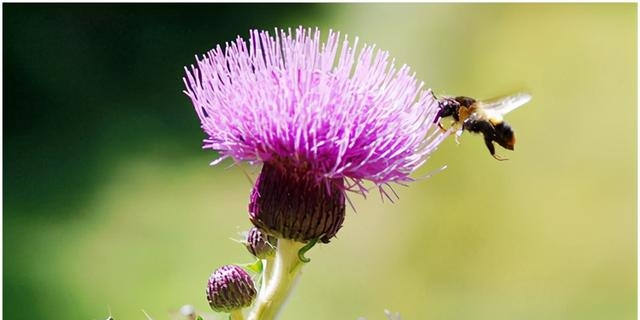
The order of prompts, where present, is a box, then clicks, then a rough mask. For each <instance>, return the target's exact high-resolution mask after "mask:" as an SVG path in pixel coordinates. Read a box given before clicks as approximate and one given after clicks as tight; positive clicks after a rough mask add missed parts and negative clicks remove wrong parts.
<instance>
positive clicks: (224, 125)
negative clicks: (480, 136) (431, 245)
mask: <svg viewBox="0 0 640 320" xmlns="http://www.w3.org/2000/svg"><path fill="white" fill-rule="evenodd" d="M340 44H341V45H340ZM357 44H358V39H357V38H356V39H355V41H354V44H353V45H351V44H350V43H349V41H348V39H347V37H346V36H345V37H344V38H341V37H340V33H335V32H332V31H329V35H328V37H327V39H326V42H325V43H322V42H321V39H320V32H319V31H318V30H317V29H316V30H315V31H312V30H311V29H303V28H302V27H300V28H298V29H297V30H296V31H295V33H292V32H291V30H289V31H288V32H285V31H284V30H277V29H276V31H275V34H274V35H273V36H272V35H270V34H269V33H268V32H265V31H262V32H260V31H257V30H252V31H251V32H250V38H249V40H248V43H247V41H245V40H243V39H242V38H240V37H238V38H237V39H236V40H235V41H234V42H232V43H227V44H226V46H225V48H224V49H223V48H222V47H220V46H217V47H216V48H215V49H213V50H211V51H209V52H208V53H207V54H206V55H205V56H203V57H202V58H201V59H198V62H197V66H192V67H191V69H190V70H189V69H187V73H186V77H185V79H184V80H185V84H186V91H185V93H186V94H187V95H188V96H189V98H190V99H191V101H192V103H193V105H194V107H195V110H196V112H197V114H198V116H199V118H200V121H201V123H202V128H203V129H204V131H205V132H206V134H207V135H208V138H207V139H205V140H204V148H209V149H213V150H216V151H218V152H219V154H220V158H219V159H217V160H216V161H214V162H213V163H214V164H215V163H218V162H220V161H222V160H223V159H225V158H228V157H231V158H233V160H234V161H236V162H240V161H248V162H250V163H266V162H276V163H280V162H283V161H285V162H286V165H287V166H291V167H297V168H301V169H304V170H305V172H306V173H307V174H308V175H311V176H312V177H313V178H314V179H315V180H316V181H318V182H321V181H324V180H326V179H343V178H344V179H346V184H345V189H349V190H353V191H357V192H360V193H363V194H364V193H366V191H367V188H366V187H365V186H364V185H363V182H364V181H365V180H368V181H371V182H373V183H374V184H375V185H378V186H382V185H384V184H387V183H389V182H398V183H403V182H407V181H410V180H411V178H410V177H409V175H410V174H411V173H412V172H413V171H414V170H416V169H417V168H418V167H419V166H420V165H422V164H423V163H424V161H425V159H426V157H427V156H428V155H429V154H430V153H431V152H432V151H433V150H434V149H435V147H436V146H437V145H438V144H439V142H440V141H441V140H442V139H443V138H444V136H443V135H439V134H437V132H436V129H435V128H434V127H435V126H434V125H432V124H431V122H432V121H430V120H432V119H433V118H434V117H435V114H436V113H437V103H436V101H435V100H434V98H433V96H432V94H431V93H430V91H428V90H424V89H423V84H422V83H420V82H419V81H418V80H416V79H415V77H414V74H413V73H411V71H410V70H409V67H407V66H406V65H403V66H401V67H400V68H397V67H396V66H395V63H394V60H390V58H389V53H388V52H386V51H382V50H376V48H375V46H371V45H365V46H364V47H363V48H362V49H360V50H359V51H358V50H357Z"/></svg>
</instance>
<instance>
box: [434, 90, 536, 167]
mask: <svg viewBox="0 0 640 320" xmlns="http://www.w3.org/2000/svg"><path fill="white" fill-rule="evenodd" d="M434 98H435V96H434ZM436 100H437V101H438V107H439V110H438V114H436V117H435V119H434V120H433V123H437V124H438V126H439V127H440V129H442V130H443V131H446V130H445V129H444V127H443V126H442V124H441V123H440V120H441V119H442V118H446V117H452V118H453V123H452V124H451V128H453V129H455V130H456V142H458V138H459V137H460V135H462V132H463V131H465V130H466V131H470V132H474V133H482V135H483V136H484V144H485V145H486V146H487V149H489V153H491V155H492V156H493V157H494V158H495V159H496V160H500V161H502V160H507V158H503V157H501V156H499V155H497V154H496V149H495V146H494V145H493V142H496V143H497V144H499V145H500V146H502V147H503V148H505V149H508V150H513V147H514V145H515V144H516V136H515V134H514V132H513V129H511V126H510V125H509V124H508V123H507V122H505V121H504V120H503V118H502V117H503V116H504V115H506V114H507V113H509V112H511V111H513V110H515V109H516V108H518V107H520V106H522V105H524V104H525V103H527V102H529V100H531V96H530V95H529V94H526V93H516V94H513V95H510V96H506V97H501V98H497V99H493V100H488V101H478V100H476V99H473V98H469V97H465V96H458V97H442V98H439V99H438V98H436Z"/></svg>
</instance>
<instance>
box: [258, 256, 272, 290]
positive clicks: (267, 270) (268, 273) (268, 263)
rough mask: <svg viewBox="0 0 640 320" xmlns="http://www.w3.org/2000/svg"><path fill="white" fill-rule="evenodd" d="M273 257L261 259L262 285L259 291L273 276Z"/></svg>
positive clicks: (265, 286)
mask: <svg viewBox="0 0 640 320" xmlns="http://www.w3.org/2000/svg"><path fill="white" fill-rule="evenodd" d="M273 261H274V258H273V257H269V258H266V259H263V260H262V285H261V286H260V291H263V290H265V288H267V286H268V285H269V282H270V281H271V278H272V277H273Z"/></svg>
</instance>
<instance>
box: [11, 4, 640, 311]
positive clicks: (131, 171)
mask: <svg viewBox="0 0 640 320" xmlns="http://www.w3.org/2000/svg"><path fill="white" fill-rule="evenodd" d="M636 12H637V11H636V4H306V5H293V4H286V5H262V4H210V5H193V4H191V5H170V4H163V5H139V4H136V5H123V4H96V5H70V4H65V5H60V4H55V5H54V4H46V5H43V4H40V5H30V4H4V5H3V27H4V32H3V38H4V42H3V47H4V51H3V56H4V63H3V65H4V73H3V80H4V86H3V91H4V100H3V102H4V108H3V117H4V121H3V125H4V132H3V133H4V135H3V137H4V138H3V144H4V149H3V153H4V157H3V166H4V170H3V183H4V194H3V196H4V198H3V200H4V207H3V209H4V217H3V240H4V246H3V249H4V253H3V257H4V268H3V280H4V281H3V290H4V291H3V302H4V310H3V311H4V316H5V318H6V319H49V318H57V319H103V318H106V316H107V315H108V312H109V311H108V310H109V308H110V309H111V312H112V313H113V316H114V317H115V318H116V319H118V320H120V319H144V315H143V314H142V312H141V310H142V309H144V310H146V311H147V312H148V313H149V314H150V315H151V316H153V317H154V319H170V318H171V317H172V314H173V313H175V311H176V310H177V309H178V308H179V307H180V306H181V305H183V304H186V303H192V304H194V305H195V306H196V307H197V308H198V309H200V310H205V311H206V310H208V306H207V303H206V300H205V296H204V286H205V283H206V280H207V277H208V276H209V274H210V272H211V271H212V270H213V269H214V268H216V267H218V266H220V265H222V264H227V263H243V262H249V261H250V257H249V255H248V253H246V252H245V249H244V248H242V247H241V246H240V245H238V244H237V243H235V242H233V241H232V240H230V239H231V238H239V236H238V232H241V231H243V230H246V229H248V228H249V222H248V220H247V218H246V207H247V198H248V192H249V189H250V187H251V184H250V183H249V182H248V181H247V179H246V177H245V176H244V173H243V172H242V171H241V170H240V169H239V168H231V169H228V168H227V167H226V166H225V165H221V166H218V167H213V168H211V167H209V166H208V163H209V161H211V160H213V159H214V157H215V154H214V153H212V152H210V151H203V150H201V149H200V146H201V140H202V139H203V138H204V135H203V134H202V132H201V131H200V128H199V122H198V120H197V117H196V115H195V112H193V110H192V106H191V105H190V102H189V101H188V99H187V97H186V96H185V95H183V94H182V92H181V91H182V90H183V83H182V79H181V77H182V75H183V69H182V68H183V66H185V65H189V64H191V63H193V62H194V55H195V54H202V53H204V52H206V51H207V50H208V49H210V48H212V47H214V46H215V45H216V44H218V43H224V42H225V41H229V40H232V39H234V38H235V37H236V36H237V35H241V36H243V37H246V36H247V34H248V29H250V28H259V29H268V30H272V29H273V28H274V27H276V26H278V27H296V26H298V25H305V26H319V27H320V28H321V30H322V31H323V32H326V31H327V30H328V29H329V28H332V29H334V30H340V31H342V32H343V33H347V34H349V35H350V37H352V36H356V35H357V36H359V37H360V39H361V41H364V42H366V43H375V44H377V46H378V47H379V48H382V49H385V50H388V51H390V52H391V54H392V56H394V57H395V58H396V60H397V61H398V62H399V63H401V64H402V63H406V64H408V65H410V66H411V67H412V69H413V70H415V71H416V73H417V77H418V78H420V79H422V80H424V81H425V83H426V85H427V86H428V87H431V88H433V89H434V90H435V91H436V92H439V93H444V94H452V95H457V94H462V95H469V96H473V97H477V98H490V97H493V96H498V95H504V94H509V93H512V92H515V91H520V90H525V91H528V92H530V93H531V94H532V95H533V97H534V98H533V100H532V102H530V103H529V104H528V105H526V106H525V107H523V108H521V109H518V110H516V111H515V112H513V113H512V114H510V115H509V116H508V117H507V120H508V121H509V123H510V124H511V125H512V126H513V127H514V129H515V130H516V132H517V136H518V143H517V146H516V150H515V151H514V152H509V151H505V150H502V149H500V150H499V154H501V155H503V156H507V157H508V158H510V160H509V161H506V162H498V161H495V160H494V159H493V158H491V157H490V155H489V154H488V152H487V150H486V149H485V147H484V145H483V143H482V139H481V138H480V137H477V136H472V135H469V134H465V135H463V137H462V143H461V144H460V145H456V144H455V142H454V141H453V139H448V140H447V141H445V142H444V143H443V144H442V145H441V147H440V150H439V151H438V152H436V153H435V154H434V155H433V157H432V158H431V159H430V160H429V162H428V163H427V164H426V165H425V167H423V168H422V169H421V170H420V172H419V173H420V174H426V173H427V172H429V171H431V170H434V169H436V168H438V167H440V166H442V165H445V164H446V165H447V166H448V168H447V169H446V170H445V171H444V172H441V173H439V174H437V175H435V176H434V177H432V178H430V179H428V180H426V181H419V182H417V183H414V184H412V185H411V186H410V187H409V188H404V187H398V188H396V191H397V192H398V193H399V195H400V200H399V201H397V202H396V203H393V204H392V203H388V202H384V203H382V202H381V200H380V198H379V196H378V195H377V194H375V193H373V194H372V195H371V196H370V197H368V199H366V200H365V199H362V198H361V197H359V196H357V195H352V196H351V198H352V200H353V201H354V202H355V206H356V208H357V212H356V213H354V212H353V211H352V210H349V211H348V213H347V220H346V223H345V225H344V227H343V229H342V230H341V232H340V233H339V234H338V238H337V239H335V240H334V241H332V243H331V244H330V245H325V246H318V247H316V248H314V249H313V250H312V251H311V253H310V254H309V255H308V256H309V257H311V258H312V260H313V261H312V263H310V264H309V265H307V266H306V267H305V269H304V273H303V276H302V279H301V281H300V282H299V284H298V286H297V289H296V291H295V293H294V295H293V297H292V298H291V299H290V301H289V303H288V305H287V306H286V308H285V311H284V312H283V314H282V317H281V318H282V319H310V320H315V319H356V318H358V317H360V316H363V317H366V318H367V319H369V320H373V319H383V318H384V316H383V309H385V308H386V309H390V310H393V311H399V312H400V313H401V314H402V315H403V319H408V320H410V319H492V320H496V319H635V318H636V316H637V314H636V313H637V311H636V301H637V295H636V284H637V281H636V261H637V257H636V252H637V250H636V225H637V224H636V210H637V208H636V195H637V189H636V176H637V171H636V170H637V169H636V162H637V158H636V155H637V141H636V137H637V134H636V132H637V131H636V129H637V128H636V125H637V124H636V119H637V110H636V106H637V92H636V88H637V51H636V50H637V34H636V24H637V16H636ZM250 171H251V173H252V174H254V175H255V173H256V172H257V171H256V170H255V169H252V170H250Z"/></svg>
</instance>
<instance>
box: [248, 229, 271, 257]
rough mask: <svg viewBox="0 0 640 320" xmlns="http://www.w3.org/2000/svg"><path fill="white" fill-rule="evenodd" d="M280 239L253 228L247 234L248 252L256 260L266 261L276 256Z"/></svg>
mask: <svg viewBox="0 0 640 320" xmlns="http://www.w3.org/2000/svg"><path fill="white" fill-rule="evenodd" d="M277 241H278V239H276V238H274V237H272V236H270V235H268V234H266V233H264V232H262V231H260V229H258V228H256V227H253V228H251V230H249V232H248V233H247V241H246V243H245V245H246V247H247V250H249V252H251V254H252V255H254V256H255V257H256V258H259V259H266V258H269V257H272V256H273V255H274V254H275V252H276V251H275V245H276V242H277Z"/></svg>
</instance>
